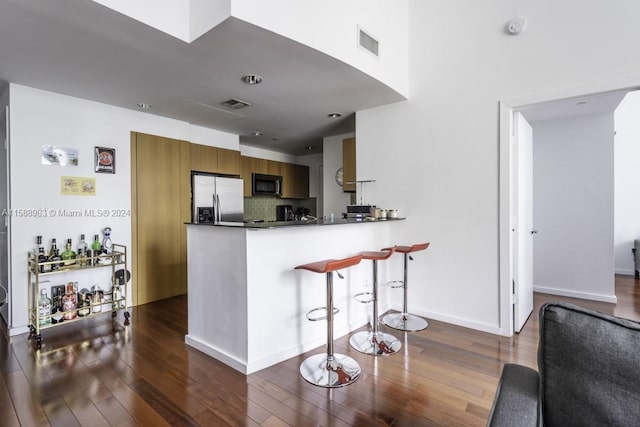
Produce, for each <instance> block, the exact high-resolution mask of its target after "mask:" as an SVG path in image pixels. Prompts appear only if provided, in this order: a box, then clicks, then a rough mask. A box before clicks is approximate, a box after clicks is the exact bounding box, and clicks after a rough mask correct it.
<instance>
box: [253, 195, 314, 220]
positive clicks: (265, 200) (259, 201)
mask: <svg viewBox="0 0 640 427" xmlns="http://www.w3.org/2000/svg"><path fill="white" fill-rule="evenodd" d="M278 205H291V206H293V211H294V212H295V211H296V210H297V209H298V208H306V209H309V215H313V216H317V215H316V198H315V197H312V198H309V199H284V198H280V197H269V196H259V197H245V198H244V220H245V221H250V220H257V219H263V220H265V221H275V220H276V206H278Z"/></svg>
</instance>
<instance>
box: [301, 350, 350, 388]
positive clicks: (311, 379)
mask: <svg viewBox="0 0 640 427" xmlns="http://www.w3.org/2000/svg"><path fill="white" fill-rule="evenodd" d="M360 372H361V370H360V365H358V362H356V361H355V360H354V359H352V358H351V357H349V356H345V355H344V354H337V353H336V354H334V355H333V357H332V358H331V360H329V358H328V357H327V355H326V354H324V353H322V354H315V355H313V356H311V357H308V358H307V359H305V360H304V362H302V364H301V365H300V375H302V378H304V379H305V381H307V382H308V383H310V384H313V385H316V386H319V387H326V388H335V387H343V386H346V385H349V384H351V383H353V382H355V381H356V380H357V379H358V378H359V377H360Z"/></svg>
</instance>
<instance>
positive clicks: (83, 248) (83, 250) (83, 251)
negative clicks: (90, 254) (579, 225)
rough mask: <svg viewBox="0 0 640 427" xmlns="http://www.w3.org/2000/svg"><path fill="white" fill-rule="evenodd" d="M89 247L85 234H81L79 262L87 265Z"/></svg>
mask: <svg viewBox="0 0 640 427" xmlns="http://www.w3.org/2000/svg"><path fill="white" fill-rule="evenodd" d="M87 249H89V245H87V242H85V241H84V234H81V235H80V243H78V264H80V265H82V266H84V265H87Z"/></svg>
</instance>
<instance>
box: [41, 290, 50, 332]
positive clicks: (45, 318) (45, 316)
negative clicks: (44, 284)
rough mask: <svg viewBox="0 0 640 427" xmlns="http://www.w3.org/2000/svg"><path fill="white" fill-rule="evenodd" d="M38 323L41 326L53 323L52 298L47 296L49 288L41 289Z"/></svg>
mask: <svg viewBox="0 0 640 427" xmlns="http://www.w3.org/2000/svg"><path fill="white" fill-rule="evenodd" d="M38 323H39V324H40V326H46V325H50V324H51V300H50V299H49V297H48V296H47V290H46V289H41V290H40V301H39V302H38Z"/></svg>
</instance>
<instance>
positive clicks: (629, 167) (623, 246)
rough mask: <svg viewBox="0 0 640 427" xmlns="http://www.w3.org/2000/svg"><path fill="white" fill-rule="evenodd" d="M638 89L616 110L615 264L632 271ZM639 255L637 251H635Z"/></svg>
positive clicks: (637, 211) (638, 234)
mask: <svg viewBox="0 0 640 427" xmlns="http://www.w3.org/2000/svg"><path fill="white" fill-rule="evenodd" d="M639 114H640V92H630V93H628V94H627V95H626V96H625V98H624V99H623V100H622V102H621V103H620V105H619V106H618V108H617V109H616V112H615V129H616V135H615V148H614V151H615V154H614V156H615V264H616V273H618V274H629V275H633V274H635V273H634V270H635V267H634V264H633V258H632V254H631V248H633V240H634V239H640V185H639V183H640V121H639V120H638V115H639ZM637 255H638V256H640V254H637Z"/></svg>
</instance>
